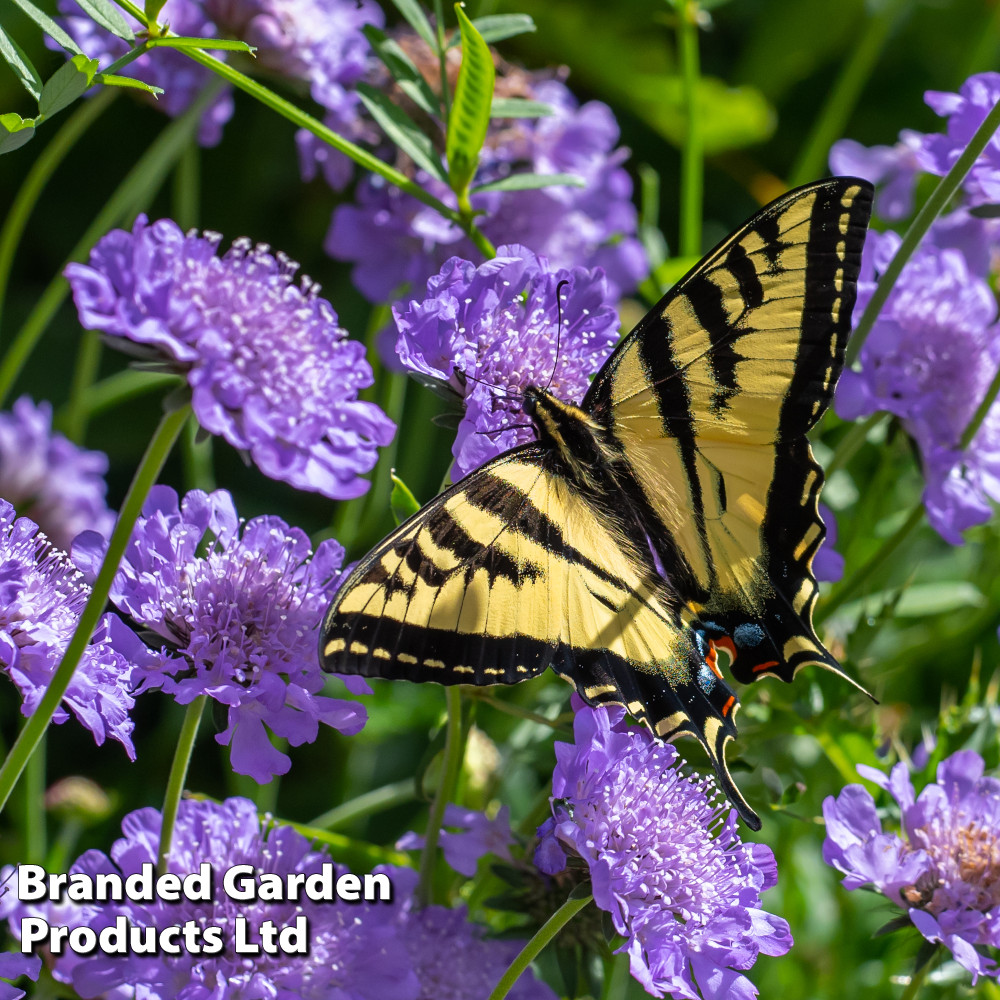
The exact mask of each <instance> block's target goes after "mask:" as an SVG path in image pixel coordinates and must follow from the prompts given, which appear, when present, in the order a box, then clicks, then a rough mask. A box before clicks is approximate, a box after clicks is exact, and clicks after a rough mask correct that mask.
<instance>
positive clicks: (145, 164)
mask: <svg viewBox="0 0 1000 1000" xmlns="http://www.w3.org/2000/svg"><path fill="white" fill-rule="evenodd" d="M218 92H219V88H218V87H207V88H206V89H205V90H204V91H203V92H202V93H201V94H200V95H199V96H198V98H197V99H196V100H195V101H194V103H193V104H192V105H191V107H189V108H188V109H187V111H185V112H184V114H183V115H181V116H180V117H179V118H175V119H174V120H173V121H172V122H171V123H170V124H169V125H168V126H167V127H166V128H165V129H164V130H163V132H161V133H160V135H159V136H158V137H157V139H156V141H155V142H154V143H153V144H152V145H151V146H150V147H149V149H147V150H146V152H145V153H144V154H143V155H142V156H141V157H140V158H139V160H138V161H137V162H136V164H135V166H134V167H133V168H132V169H131V170H130V171H129V172H128V174H127V175H126V177H125V179H124V180H123V181H122V182H121V184H119V185H118V187H117V188H116V189H115V191H114V193H113V194H112V195H111V197H110V198H109V199H108V200H107V201H106V202H105V204H104V207H103V208H102V209H101V211H100V212H99V213H98V214H97V217H96V218H95V219H94V221H93V222H92V223H91V224H90V225H89V226H88V227H87V231H86V232H85V233H84V234H83V236H82V237H80V240H79V241H78V242H77V244H76V246H75V247H73V249H72V250H71V251H70V254H69V257H68V258H67V260H66V262H67V263H69V262H70V261H82V260H84V258H85V257H86V256H87V254H89V253H90V250H91V248H92V247H93V245H94V244H95V243H96V242H97V240H98V239H99V238H100V237H101V236H103V235H104V234H105V233H106V232H107V231H108V230H109V229H111V228H112V227H113V226H115V225H118V224H119V223H120V222H121V221H122V220H123V219H125V218H127V217H128V216H129V215H130V214H131V213H132V212H133V211H135V206H137V205H141V204H144V203H145V202H146V201H148V200H149V199H150V198H151V197H152V195H153V193H154V192H155V191H156V190H157V189H158V188H159V186H160V185H161V184H162V183H163V179H164V177H165V176H166V174H167V171H168V170H169V169H170V167H171V166H172V165H173V163H174V161H175V160H176V159H177V157H178V156H180V154H181V152H182V151H183V149H184V147H185V146H186V145H187V143H188V141H189V140H190V138H191V136H193V135H194V133H195V131H196V130H197V128H198V122H199V120H200V118H201V115H202V112H203V111H204V110H205V108H207V107H208V106H209V104H211V102H212V101H213V100H215V97H216V96H217V94H218ZM61 272H62V268H60V273H59V274H57V275H56V276H55V277H54V278H53V279H52V281H50V282H49V284H48V285H47V286H46V288H45V291H44V292H42V294H41V296H40V298H39V300H38V302H37V304H36V305H35V308H34V309H32V311H31V313H30V315H29V316H28V318H27V320H26V321H25V323H24V326H22V327H21V329H20V331H19V332H18V334H17V336H16V337H15V338H14V340H13V342H12V343H11V345H10V348H9V349H8V351H7V353H6V355H5V356H4V358H3V361H2V362H0V407H2V406H3V405H4V402H5V401H6V399H7V396H8V394H9V393H10V390H11V388H12V386H13V385H14V382H15V381H16V379H17V377H18V375H19V374H20V372H21V369H22V368H23V367H24V364H25V362H26V361H27V360H28V357H29V356H30V354H31V352H32V351H33V350H34V348H35V346H36V345H37V343H38V341H39V339H40V338H41V336H42V334H43V333H44V332H45V329H46V327H47V326H48V325H49V322H50V321H51V320H52V317H53V316H55V314H56V312H57V311H58V309H59V307H60V306H61V305H62V303H63V299H65V297H66V293H67V291H68V290H69V286H68V285H67V283H66V281H65V279H64V278H63V276H62V273H61Z"/></svg>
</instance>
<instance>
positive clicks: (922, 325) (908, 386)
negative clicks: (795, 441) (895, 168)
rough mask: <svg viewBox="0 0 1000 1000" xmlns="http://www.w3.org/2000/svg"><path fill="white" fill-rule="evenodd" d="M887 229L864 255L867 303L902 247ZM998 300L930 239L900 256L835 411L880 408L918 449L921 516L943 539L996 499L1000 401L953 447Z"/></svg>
mask: <svg viewBox="0 0 1000 1000" xmlns="http://www.w3.org/2000/svg"><path fill="white" fill-rule="evenodd" d="M899 244H900V239H899V237H898V236H897V235H896V234H895V233H893V232H887V233H871V234H869V237H868V240H867V242H866V244H865V250H864V255H863V257H862V269H861V278H860V280H859V282H858V305H857V308H858V310H859V311H860V310H862V309H864V307H865V305H866V304H867V302H868V300H869V299H870V298H871V296H872V293H873V291H874V289H875V284H876V278H877V276H879V275H881V274H882V273H884V271H885V268H886V267H887V266H888V263H889V261H890V260H891V259H892V257H893V256H894V254H895V253H896V250H897V249H898V248H899ZM996 315H997V306H996V300H995V299H994V297H993V293H992V291H991V290H990V287H989V285H988V284H987V282H986V281H985V280H983V279H982V278H980V277H978V276H976V275H975V274H973V273H972V272H971V271H970V270H969V266H968V264H967V262H966V259H965V257H964V256H963V255H962V254H961V253H960V252H959V251H958V250H953V249H941V248H939V247H935V246H933V245H928V246H924V247H922V248H920V249H918V250H917V251H916V253H914V255H913V256H912V257H911V258H910V260H909V261H908V262H907V264H906V267H904V268H903V272H902V274H901V275H900V278H899V280H898V281H897V283H896V285H895V287H894V288H893V290H892V293H891V294H890V296H889V300H888V302H887V303H886V304H885V306H884V307H883V309H882V311H881V313H880V314H879V318H878V320H877V321H876V323H875V326H874V327H873V328H872V332H871V334H870V335H869V337H868V339H867V340H866V341H865V344H864V346H863V347H862V349H861V370H860V371H857V372H855V371H845V372H844V374H843V376H842V378H841V380H840V385H839V387H838V390H837V397H836V402H837V412H838V414H840V416H841V417H843V418H844V419H845V420H853V419H855V418H856V417H859V416H864V415H866V414H869V413H873V412H874V411H875V410H887V411H888V412H890V413H892V414H894V415H896V416H897V417H899V418H900V419H901V420H902V421H903V426H904V427H905V428H906V430H907V431H908V433H909V434H910V435H911V436H912V437H913V438H914V439H915V441H916V442H917V445H918V447H919V448H920V453H921V457H922V460H923V466H924V476H925V479H926V483H927V486H926V489H925V491H924V504H925V506H926V508H927V514H928V518H929V520H930V522H931V524H932V525H933V526H934V528H935V529H936V530H937V531H938V532H939V533H940V534H941V536H942V537H943V538H945V539H946V540H947V541H949V542H951V543H952V544H954V545H958V544H961V541H962V531H964V530H965V529H966V528H968V527H970V526H971V525H974V524H980V523H982V522H984V521H986V520H987V519H988V518H989V517H990V507H989V503H988V498H993V499H998V500H1000V407H997V406H994V407H992V408H991V409H990V411H989V413H988V414H987V416H986V419H985V421H984V422H983V425H982V426H981V427H980V429H979V431H978V433H977V434H976V436H975V438H974V439H973V440H972V442H971V444H970V445H969V447H968V448H967V449H965V450H964V451H962V450H960V449H959V443H960V440H961V437H962V433H963V432H964V430H965V428H966V426H967V425H968V423H969V421H970V420H971V419H972V416H973V414H974V413H975V411H976V408H977V407H978V406H979V403H980V402H981V401H982V399H983V397H984V395H985V393H986V389H987V387H988V386H989V384H990V382H991V380H992V379H993V376H994V374H995V372H996V370H997V365H998V363H1000V338H998V327H997V325H996Z"/></svg>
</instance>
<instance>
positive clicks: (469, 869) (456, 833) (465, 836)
mask: <svg viewBox="0 0 1000 1000" xmlns="http://www.w3.org/2000/svg"><path fill="white" fill-rule="evenodd" d="M444 825H445V826H452V827H457V829H455V830H442V831H441V836H440V843H441V850H442V851H443V852H444V859H445V861H447V862H448V864H449V865H451V867H452V868H454V869H455V871H457V872H458V873H459V874H460V875H465V876H466V878H472V876H473V875H475V874H476V866H477V865H478V863H479V859H480V858H482V857H485V856H486V855H487V854H493V855H495V856H496V857H498V858H503V859H505V860H506V861H510V860H511V858H510V847H509V845H510V843H511V841H512V840H513V839H514V838H513V836H512V834H511V832H510V807H509V806H502V807H501V808H500V811H499V812H498V813H497V815H496V818H495V819H489V818H488V817H487V815H486V813H482V812H479V811H478V810H477V809H462V808H461V807H460V806H457V805H455V804H454V803H449V804H448V807H447V808H446V809H445V811H444ZM423 846H424V838H423V837H421V836H419V835H418V834H416V833H413V832H412V831H411V832H410V833H406V834H404V835H403V836H402V837H400V839H399V841H398V842H397V843H396V847H397V848H399V850H401V851H412V850H419V849H420V848H422V847H423Z"/></svg>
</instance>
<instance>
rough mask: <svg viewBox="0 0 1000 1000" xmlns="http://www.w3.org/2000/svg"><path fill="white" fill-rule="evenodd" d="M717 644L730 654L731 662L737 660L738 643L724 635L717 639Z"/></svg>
mask: <svg viewBox="0 0 1000 1000" xmlns="http://www.w3.org/2000/svg"><path fill="white" fill-rule="evenodd" d="M715 645H716V646H718V647H719V649H724V650H725V651H726V652H727V653H728V654H729V662H730V663H735V662H736V643H734V642H733V640H732V639H730V638H729V636H728V635H724V636H723V637H722V638H721V639H716V640H715Z"/></svg>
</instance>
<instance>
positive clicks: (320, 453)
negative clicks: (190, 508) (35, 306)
mask: <svg viewBox="0 0 1000 1000" xmlns="http://www.w3.org/2000/svg"><path fill="white" fill-rule="evenodd" d="M219 239H220V238H219V237H218V235H215V234H211V235H204V236H199V235H198V234H197V233H193V232H192V233H188V234H186V235H185V234H184V233H182V232H181V230H180V228H179V227H178V226H177V224H176V223H174V222H172V221H171V220H169V219H161V220H160V221H159V222H155V223H153V224H152V225H149V224H148V223H147V220H146V218H145V216H139V218H138V219H137V220H136V223H135V226H134V228H133V230H132V232H131V233H127V232H125V231H124V230H121V229H116V230H113V231H112V232H110V233H109V234H108V235H107V236H105V237H103V238H102V239H101V240H100V241H99V242H98V243H97V245H96V246H95V247H94V249H93V251H92V252H91V255H90V263H89V264H87V265H85V264H70V265H69V266H68V267H67V268H66V276H67V278H68V279H69V282H70V285H71V286H72V288H73V298H74V301H75V302H76V306H77V310H78V312H79V314H80V321H81V322H82V323H83V325H84V326H85V327H87V328H88V329H93V330H100V331H102V333H104V334H105V336H106V337H108V338H109V340H110V342H111V343H113V344H114V345H115V346H117V347H119V348H121V349H122V350H125V351H129V352H130V353H134V354H139V355H140V356H142V357H145V358H150V359H153V360H157V361H159V362H161V363H162V364H164V365H165V366H167V367H168V368H169V369H170V370H173V371H176V372H178V373H179V374H181V375H183V376H184V377H185V378H186V379H187V382H188V384H189V385H190V387H191V391H192V394H193V395H192V405H193V407H194V412H195V415H196V416H197V418H198V420H199V422H200V423H201V425H202V426H203V427H204V428H205V429H206V430H208V431H210V432H211V433H213V434H218V435H220V436H222V437H224V438H225V439H226V440H227V441H228V442H229V443H230V444H231V445H233V446H234V447H236V448H239V449H241V450H243V451H246V452H247V453H249V455H250V457H251V458H252V459H253V461H254V462H255V463H256V465H257V466H258V468H259V469H260V470H261V472H263V473H264V474H265V475H266V476H270V477H271V478H273V479H279V480H282V481H284V482H286V483H290V484H291V485H292V486H294V487H296V488H297V489H302V490H314V491H316V492H318V493H322V494H323V495H324V496H328V497H332V498H334V499H347V498H350V497H356V496H360V495H361V494H362V493H364V492H365V490H367V488H368V482H367V481H366V480H364V479H362V478H360V477H361V475H362V474H364V473H366V472H368V471H370V470H371V469H372V467H373V466H374V465H375V462H376V459H377V451H376V448H377V447H378V446H380V445H386V444H388V443H389V441H391V440H392V436H393V434H394V433H395V425H394V424H393V423H392V421H390V420H389V419H388V418H387V417H386V416H385V414H384V413H383V412H382V411H381V410H380V409H379V408H378V407H377V406H375V404H373V403H368V402H363V401H361V400H359V399H358V392H359V391H360V390H361V389H364V388H365V387H367V386H369V385H371V383H372V370H371V367H370V365H369V364H368V362H367V360H366V359H365V352H364V346H363V345H362V344H360V343H358V342H357V341H352V340H349V339H348V337H347V334H346V332H345V331H344V330H343V329H341V328H340V327H339V326H338V325H337V314H336V313H335V312H334V310H333V307H332V306H331V305H330V303H329V302H327V300H326V299H323V298H320V296H319V295H318V294H317V291H318V289H317V286H315V285H313V284H311V283H310V282H309V281H308V280H307V279H303V281H302V282H301V283H299V284H296V283H295V281H294V275H295V272H296V270H297V267H298V265H296V264H295V263H293V262H292V261H289V260H288V259H287V258H286V257H284V256H283V255H281V254H278V255H274V254H271V253H270V252H269V249H268V247H266V246H263V245H259V246H253V245H251V243H250V242H249V241H247V240H237V241H236V242H235V243H234V244H233V246H232V247H231V248H230V249H229V250H228V251H227V252H226V253H225V254H224V255H222V256H221V257H220V256H218V255H217V254H216V249H217V247H218V244H219Z"/></svg>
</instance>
